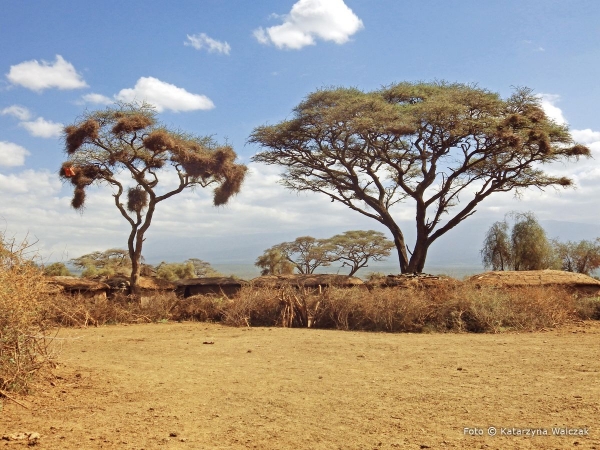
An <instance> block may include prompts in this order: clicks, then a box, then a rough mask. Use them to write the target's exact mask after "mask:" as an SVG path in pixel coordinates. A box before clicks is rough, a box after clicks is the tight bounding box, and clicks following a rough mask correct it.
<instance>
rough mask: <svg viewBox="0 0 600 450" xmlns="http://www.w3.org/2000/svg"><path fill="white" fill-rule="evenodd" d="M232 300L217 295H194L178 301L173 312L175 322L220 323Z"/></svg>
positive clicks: (172, 316)
mask: <svg viewBox="0 0 600 450" xmlns="http://www.w3.org/2000/svg"><path fill="white" fill-rule="evenodd" d="M230 302H231V300H229V299H228V298H226V297H225V298H224V297H219V296H216V295H193V296H191V297H188V298H183V299H180V300H179V301H177V303H176V304H175V305H174V306H173V309H172V310H171V318H172V319H173V320H178V321H183V320H193V321H198V322H220V321H221V320H222V319H223V311H224V309H225V308H226V307H227V306H228V305H229V303H230Z"/></svg>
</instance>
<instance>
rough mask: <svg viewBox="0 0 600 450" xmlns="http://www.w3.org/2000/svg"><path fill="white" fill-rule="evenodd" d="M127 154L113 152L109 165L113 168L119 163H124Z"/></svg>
mask: <svg viewBox="0 0 600 450" xmlns="http://www.w3.org/2000/svg"><path fill="white" fill-rule="evenodd" d="M126 154H127V153H126V152H125V151H123V150H120V151H118V152H111V153H110V154H109V155H108V160H107V161H108V164H110V165H111V166H112V165H115V164H116V163H117V162H121V161H123V159H124V157H125V155H126Z"/></svg>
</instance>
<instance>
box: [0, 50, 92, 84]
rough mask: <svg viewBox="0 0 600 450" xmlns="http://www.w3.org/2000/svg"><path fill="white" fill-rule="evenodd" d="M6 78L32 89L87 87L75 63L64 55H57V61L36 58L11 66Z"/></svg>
mask: <svg viewBox="0 0 600 450" xmlns="http://www.w3.org/2000/svg"><path fill="white" fill-rule="evenodd" d="M6 78H8V81H10V82H11V83H12V84H17V85H20V86H23V87H25V88H27V89H31V90H32V91H36V92H41V91H43V90H44V89H50V88H58V89H80V88H84V87H87V84H86V82H85V81H84V79H83V77H82V76H81V75H80V74H78V73H77V71H76V70H75V67H73V64H71V63H70V62H68V61H66V60H65V59H64V58H63V57H62V56H60V55H56V61H54V63H50V62H48V61H43V60H42V62H41V63H40V62H38V61H37V60H36V59H33V60H31V61H25V62H22V63H20V64H17V65H14V66H10V71H9V72H8V73H7V74H6Z"/></svg>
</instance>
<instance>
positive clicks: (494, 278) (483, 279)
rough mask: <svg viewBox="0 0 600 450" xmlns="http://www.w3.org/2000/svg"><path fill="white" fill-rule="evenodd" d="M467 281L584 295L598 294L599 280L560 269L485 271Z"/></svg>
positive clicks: (481, 284)
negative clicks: (564, 290)
mask: <svg viewBox="0 0 600 450" xmlns="http://www.w3.org/2000/svg"><path fill="white" fill-rule="evenodd" d="M466 282H468V283H473V284H475V285H479V286H483V285H486V286H497V287H506V288H512V287H523V286H549V287H550V286H554V287H562V288H566V289H568V290H569V291H572V292H575V293H579V294H584V295H600V281H598V280H596V279H594V278H592V277H590V276H587V275H584V274H582V273H573V272H564V271H562V270H527V271H497V272H485V273H482V274H478V275H473V276H472V277H470V278H468V279H467V281H466Z"/></svg>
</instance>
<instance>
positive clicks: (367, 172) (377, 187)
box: [249, 82, 590, 273]
mask: <svg viewBox="0 0 600 450" xmlns="http://www.w3.org/2000/svg"><path fill="white" fill-rule="evenodd" d="M249 142H252V143H257V144H260V145H261V146H262V147H263V148H264V149H265V150H263V151H261V152H259V153H258V154H257V155H256V156H255V157H254V158H253V161H255V162H262V163H265V164H275V165H280V166H283V167H284V168H285V169H286V170H285V173H284V174H283V178H282V184H283V185H284V186H285V187H287V188H289V189H291V190H295V191H312V192H320V193H322V194H325V195H327V196H328V197H330V198H331V199H332V201H338V202H341V203H342V204H344V205H346V206H348V207H349V208H351V209H352V210H355V211H357V212H359V213H361V214H364V215H365V216H367V217H370V218H372V219H374V220H377V221H378V222H380V223H382V224H383V225H385V226H386V227H387V228H388V229H389V230H390V232H391V233H392V236H393V237H394V243H395V245H396V248H397V251H398V258H399V263H400V269H401V272H403V273H405V272H421V271H422V270H423V267H424V265H425V260H426V256H427V251H428V249H429V246H430V245H431V244H433V242H434V241H435V240H436V239H438V238H439V237H440V236H442V235H443V234H445V233H446V232H448V231H449V230H451V229H452V228H454V227H455V226H456V225H458V224H459V223H460V222H462V221H463V220H465V219H466V218H467V217H469V216H470V215H472V214H473V213H475V208H476V207H477V205H478V204H479V203H480V202H482V201H483V200H484V199H486V198H487V197H488V196H490V195H491V194H493V193H495V192H507V191H513V192H515V193H516V194H517V195H518V194H519V193H520V192H521V191H522V190H523V189H526V188H530V187H536V188H539V189H544V188H546V187H549V186H560V187H568V186H570V185H571V184H572V181H571V180H570V179H569V178H565V177H555V176H552V175H551V174H549V173H546V172H545V171H544V170H543V168H542V165H543V164H545V163H551V162H555V161H562V160H565V159H569V158H578V157H579V156H582V155H583V156H589V155H590V151H589V149H588V148H587V147H585V146H583V145H578V144H575V143H574V142H573V139H572V137H571V135H570V133H569V131H568V128H567V126H566V125H559V124H557V123H556V122H554V121H552V120H551V119H549V118H548V117H547V116H546V114H545V113H544V111H543V110H542V108H541V104H540V100H539V98H538V97H536V96H535V95H533V93H532V91H531V90H530V89H526V88H517V89H515V91H514V93H513V95H512V96H510V97H509V98H507V99H502V98H501V97H500V96H499V95H498V94H496V93H493V92H490V91H487V90H485V89H481V88H478V87H476V86H471V85H464V84H451V83H446V82H435V83H408V82H405V83H398V84H394V85H391V86H389V87H385V88H383V89H381V90H378V91H374V92H362V91H360V90H358V89H348V88H336V89H323V90H319V91H316V92H314V93H312V94H310V95H308V97H307V98H306V99H305V100H304V101H303V102H302V103H300V104H299V105H298V106H297V107H296V108H295V109H294V111H293V117H292V118H291V119H289V120H285V121H283V122H281V123H279V124H276V125H265V126H260V127H257V128H255V129H254V131H253V133H252V134H251V136H250V138H249ZM401 203H406V204H410V205H411V207H414V209H415V216H414V217H415V227H416V240H415V244H414V247H413V248H412V251H410V252H408V251H407V245H406V242H405V239H404V234H403V232H402V230H401V229H400V227H399V225H398V224H397V222H396V220H395V219H394V217H393V215H392V210H393V208H394V207H395V206H397V205H399V204H401ZM409 253H410V258H409Z"/></svg>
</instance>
